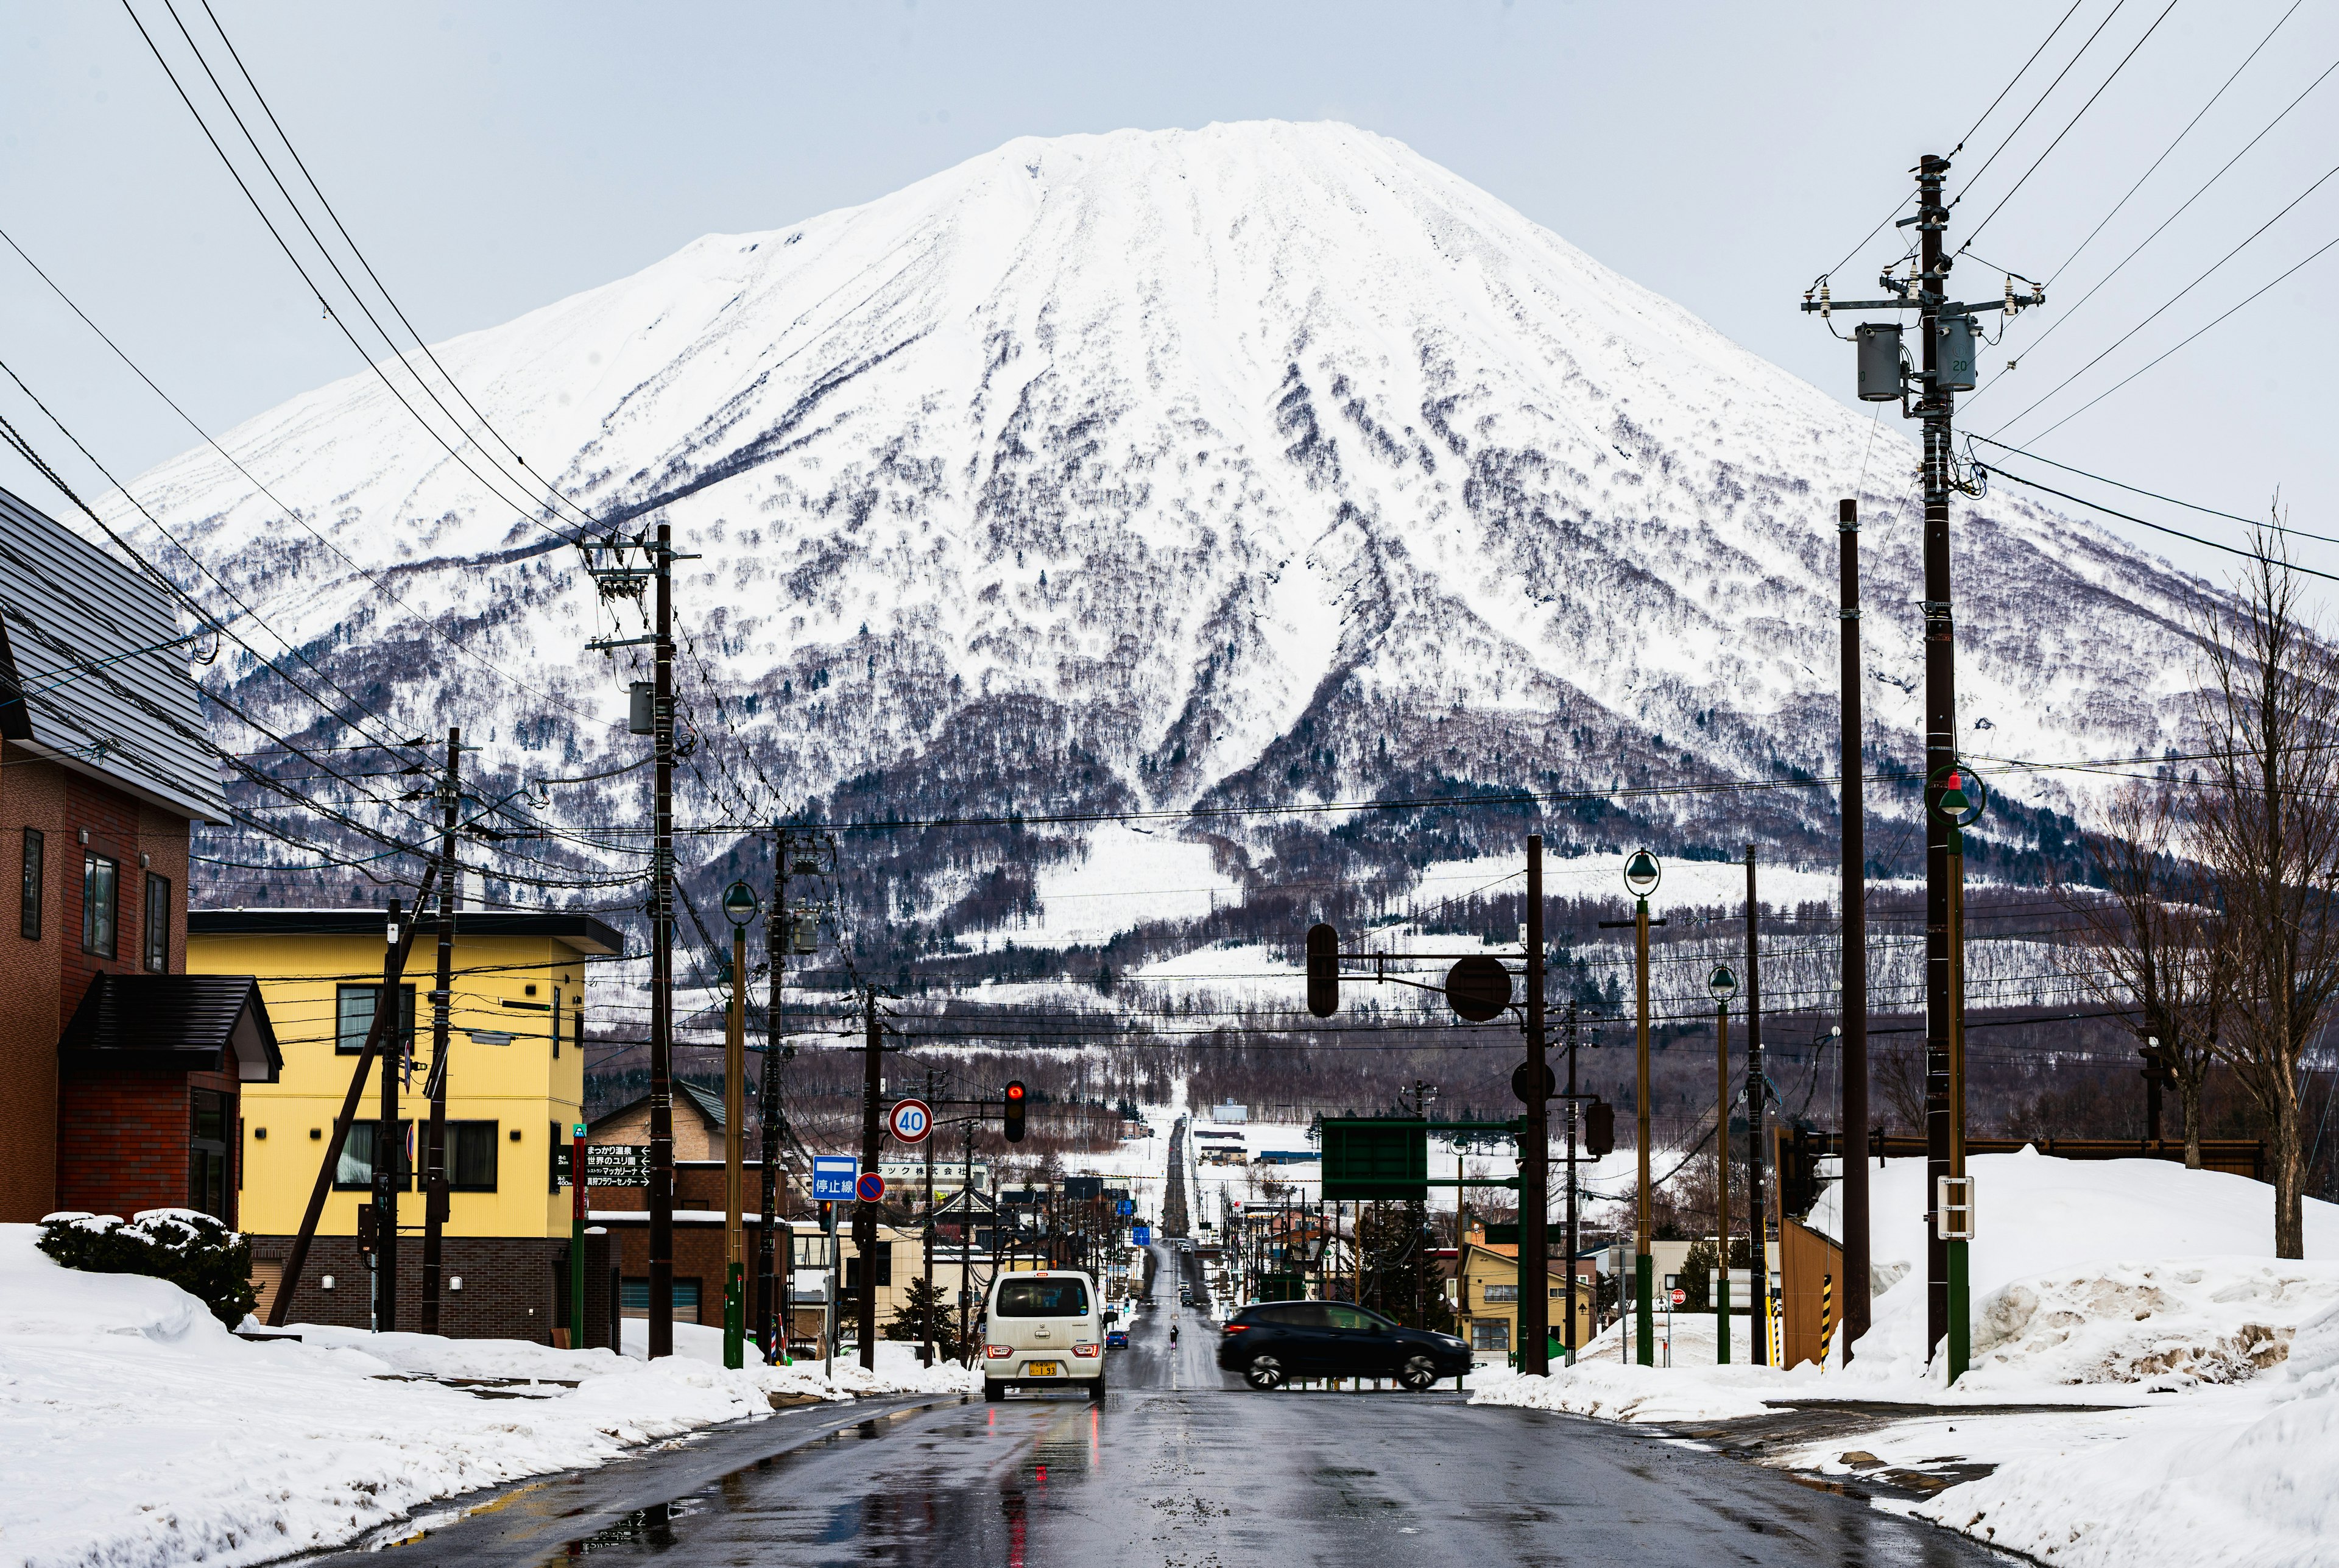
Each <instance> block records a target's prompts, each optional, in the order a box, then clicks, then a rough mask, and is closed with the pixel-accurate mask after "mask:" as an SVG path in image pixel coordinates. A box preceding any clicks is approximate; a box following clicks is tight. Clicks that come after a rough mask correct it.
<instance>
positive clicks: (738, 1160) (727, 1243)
mask: <svg viewBox="0 0 2339 1568" xmlns="http://www.w3.org/2000/svg"><path fill="white" fill-rule="evenodd" d="M738 885H739V888H740V891H741V892H745V890H746V884H745V883H740V884H738ZM748 907H749V909H750V911H752V910H753V908H754V905H753V903H752V902H750V904H749V906H748ZM726 912H727V911H726ZM750 918H752V914H751V916H750ZM730 1001H731V1005H730V1007H729V1008H728V1009H727V1010H725V1018H724V1029H723V1365H724V1366H727V1367H730V1368H732V1369H733V1370H737V1369H739V1368H740V1367H743V1366H745V1365H746V1364H747V1358H746V1336H747V1247H746V1236H745V1229H744V1227H745V1208H746V1191H745V1188H746V1185H747V1183H746V1179H745V1169H744V1165H745V1159H746V1152H747V1151H746V1141H747V927H746V924H745V922H744V921H740V920H737V919H734V920H733V922H732V925H731V998H730ZM766 1223H767V1224H768V1223H769V1222H768V1220H767V1221H766Z"/></svg>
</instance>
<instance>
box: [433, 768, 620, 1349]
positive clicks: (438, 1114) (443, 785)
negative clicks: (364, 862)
mask: <svg viewBox="0 0 2339 1568" xmlns="http://www.w3.org/2000/svg"><path fill="white" fill-rule="evenodd" d="M462 765H463V732H462V731H461V730H460V729H459V728H455V727H451V726H450V727H449V729H448V731H447V774H446V777H445V778H444V779H443V780H442V781H441V782H440V784H439V797H440V799H439V864H440V865H443V866H446V867H448V868H449V869H448V872H447V882H446V885H445V886H444V887H443V888H442V889H441V890H440V891H439V972H438V976H437V980H436V983H434V984H433V985H432V986H431V988H430V1076H429V1079H427V1080H425V1081H424V1084H423V1090H424V1092H425V1093H427V1094H428V1095H429V1100H430V1135H429V1139H427V1140H426V1142H425V1143H424V1145H423V1149H424V1150H425V1152H424V1155H423V1188H424V1195H423V1199H422V1332H423V1333H425V1334H436V1333H438V1332H439V1236H440V1232H442V1231H443V1230H444V1229H445V1228H446V1225H447V1215H448V1208H449V1202H450V1200H449V1198H448V1195H447V1048H448V1045H449V1042H450V1040H451V1038H452V1035H453V1032H454V1031H452V1030H451V1029H449V1027H448V1012H449V1008H450V1007H451V1006H452V1004H453V1001H454V986H455V909H456V901H457V900H458V899H459V897H460V896H461V895H460V892H459V889H460V888H461V887H462V873H460V872H459V871H457V870H455V869H453V868H454V865H455V829H456V827H457V826H458V825H459V823H458V821H457V818H458V816H459V808H460V806H461V804H462V772H461V770H462ZM417 912H418V913H419V909H418V911H417ZM578 1005H580V1006H581V1005H583V1002H582V999H581V996H580V999H579V1003H578ZM552 1027H553V1029H554V1031H558V1030H559V1028H560V1020H559V1019H558V1018H555V1019H554V1020H553V1021H552ZM568 1267H569V1268H570V1269H572V1270H575V1269H579V1268H582V1267H584V1257H583V1255H582V1254H578V1255H577V1256H575V1257H570V1259H569V1260H568ZM569 1334H570V1336H571V1342H572V1343H575V1344H582V1343H583V1342H584V1336H585V1323H584V1320H583V1319H582V1318H579V1319H577V1322H576V1323H574V1324H573V1325H571V1326H570V1328H569Z"/></svg>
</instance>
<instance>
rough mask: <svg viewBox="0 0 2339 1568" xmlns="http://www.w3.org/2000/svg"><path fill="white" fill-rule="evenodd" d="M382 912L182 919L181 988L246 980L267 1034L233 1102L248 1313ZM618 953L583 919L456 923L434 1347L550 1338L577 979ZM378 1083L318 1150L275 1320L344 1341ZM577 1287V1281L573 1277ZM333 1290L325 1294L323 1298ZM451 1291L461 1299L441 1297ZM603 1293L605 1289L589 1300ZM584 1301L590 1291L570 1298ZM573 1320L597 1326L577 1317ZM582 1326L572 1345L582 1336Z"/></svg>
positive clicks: (406, 1293) (418, 992)
mask: <svg viewBox="0 0 2339 1568" xmlns="http://www.w3.org/2000/svg"><path fill="white" fill-rule="evenodd" d="M431 929H432V927H431V926H430V925H429V924H426V925H425V927H424V929H423V931H422V932H421V934H420V936H419V937H418V939H417V941H416V942H415V945H414V949H413V952H412V955H411V956H410V959H409V961H408V964H407V971H406V974H407V978H406V981H405V985H404V991H405V995H404V998H403V1001H401V1003H400V1009H401V1011H402V1013H403V1015H404V1016H403V1019H402V1027H401V1029H400V1034H399V1039H398V1043H397V1049H396V1050H395V1051H394V1052H393V1053H392V1055H391V1057H390V1066H391V1068H392V1070H396V1071H397V1072H399V1074H400V1103H399V1117H400V1121H401V1123H402V1124H403V1126H404V1133H403V1136H402V1139H401V1141H402V1144H403V1147H402V1148H401V1149H399V1150H398V1154H397V1158H398V1160H399V1163H400V1168H401V1174H400V1184H399V1191H400V1197H399V1227H400V1235H401V1237H402V1238H403V1239H402V1240H401V1243H400V1247H399V1257H398V1265H399V1268H398V1272H399V1299H400V1317H399V1326H400V1327H401V1328H411V1327H414V1326H416V1325H417V1324H418V1323H419V1317H418V1308H419V1301H420V1299H421V1297H420V1292H421V1287H422V1245H421V1237H420V1229H421V1225H422V1220H423V1203H424V1195H423V1193H422V1192H421V1191H420V1190H419V1188H420V1173H421V1172H422V1171H423V1170H424V1169H427V1161H426V1160H425V1159H423V1158H422V1153H423V1150H422V1146H421V1145H420V1143H419V1141H418V1139H419V1138H421V1137H424V1136H427V1133H428V1129H429V1123H430V1102H429V1100H428V1099H427V1098H426V1096H425V1092H424V1090H425V1085H426V1083H427V1081H428V1079H429V1072H430V1066H431V1027H430V1024H431V1009H430V1002H429V992H430V990H431V987H432V985H433V984H434V983H435V972H436V963H437V958H436V953H437V944H436V942H435V941H434V940H432V938H431V935H430V932H431ZM382 930H383V926H382V912H381V911H380V910H374V909H272V908H271V909H212V910H196V911H194V912H192V914H190V915H189V916H188V932H189V936H188V943H189V958H188V967H189V968H190V969H192V970H195V971H223V972H230V973H240V974H251V975H257V976H258V977H259V987H260V991H261V992H262V994H263V995H264V996H265V997H266V998H267V1001H268V1005H269V1008H270V1009H271V1011H272V1012H273V1014H274V1016H275V1017H276V1018H278V1019H279V1020H281V1021H282V1022H281V1028H282V1031H283V1033H282V1038H281V1049H282V1054H283V1071H282V1074H281V1078H279V1079H278V1080H276V1081H274V1082H272V1083H270V1084H267V1085H264V1086H261V1085H255V1086H253V1089H252V1091H251V1092H249V1093H247V1094H246V1095H245V1097H244V1108H243V1126H242V1131H241V1135H240V1139H239V1142H240V1146H241V1149H242V1178H243V1207H244V1211H245V1212H244V1222H243V1228H244V1230H245V1231H246V1232H247V1233H249V1234H250V1235H251V1237H252V1283H253V1285H254V1286H255V1287H258V1288H259V1290H260V1293H261V1301H262V1311H263V1312H264V1311H265V1310H266V1309H267V1307H269V1306H270V1305H271V1304H272V1302H273V1300H274V1297H275V1293H276V1291H277V1289H278V1288H279V1287H280V1285H281V1279H282V1272H283V1267H284V1263H285V1261H286V1258H287V1256H288V1255H289V1253H290V1251H291V1242H292V1238H293V1236H294V1234H295V1233H296V1232H297V1231H298V1230H299V1229H300V1226H301V1213H302V1211H303V1210H304V1209H305V1208H307V1206H308V1202H309V1198H310V1194H311V1191H312V1190H313V1188H314V1187H315V1185H316V1180H317V1175H318V1170H319V1169H320V1165H321V1162H322V1161H323V1160H325V1159H328V1158H329V1156H328V1153H327V1149H328V1147H329V1145H328V1141H327V1140H328V1139H329V1138H330V1137H331V1132H332V1129H333V1124H334V1121H335V1119H337V1118H338V1117H339V1115H340V1109H341V1102H342V1100H344V1098H345V1097H346V1096H347V1094H348V1092H349V1087H350V1074H351V1073H352V1071H353V1070H355V1068H356V1064H357V1061H358V1058H359V1053H360V1051H361V1050H363V1048H364V1044H365V1038H366V1032H367V1031H368V1030H369V1029H370V1027H371V1026H372V1023H373V1011H374V1001H375V998H376V996H377V995H378V994H379V992H380V989H381V982H380V980H379V979H378V978H377V979H371V980H369V979H367V978H366V977H367V976H369V975H372V976H379V975H380V972H381V956H382ZM623 946H624V941H623V939H622V938H621V937H620V936H619V935H618V933H617V931H616V930H615V929H614V928H612V927H610V926H609V925H607V923H605V922H602V921H599V920H597V919H595V918H594V917H593V916H591V915H587V914H565V913H559V912H540V913H539V912H513V911H504V910H484V911H470V910H459V912H458V913H457V916H456V927H455V951H454V996H453V999H452V1001H451V1004H450V1007H449V1024H450V1027H449V1033H448V1057H447V1144H446V1152H445V1162H446V1169H447V1175H448V1185H449V1195H448V1204H449V1215H448V1218H447V1221H446V1225H445V1228H444V1230H443V1233H442V1235H443V1238H444V1239H443V1243H442V1248H443V1253H442V1256H443V1263H442V1267H441V1279H442V1281H443V1284H442V1287H441V1290H440V1294H439V1326H440V1332H442V1333H445V1334H448V1335H451V1336H457V1337H459V1338H499V1339H532V1340H535V1341H536V1342H537V1343H538V1344H549V1343H551V1342H552V1341H553V1340H554V1338H555V1337H556V1336H555V1333H554V1331H555V1330H556V1329H566V1328H567V1327H568V1326H569V1325H568V1310H569V1299H570V1298H569V1295H568V1292H567V1289H566V1288H565V1287H564V1281H565V1280H566V1278H567V1267H568V1249H569V1231H570V1217H569V1197H568V1193H567V1169H568V1153H569V1143H570V1138H571V1129H573V1128H574V1126H575V1124H576V1123H577V1122H578V1121H579V1120H581V1119H582V1118H583V1109H584V1095H585V1052H584V1050H583V1045H584V1031H585V1009H586V990H587V972H588V971H587V961H589V960H593V959H599V958H606V957H607V956H609V955H611V954H613V953H616V952H619V951H620V950H621V949H622V948H623ZM382 1071H383V1065H382V1064H380V1063H377V1064H376V1066H375V1068H374V1070H373V1071H372V1072H371V1073H370V1074H369V1075H368V1078H367V1082H366V1094H365V1099H364V1100H363V1101H362V1102H361V1103H360V1108H359V1112H358V1119H357V1120H356V1122H355V1123H354V1124H353V1125H352V1126H351V1127H350V1134H349V1138H348V1139H347V1140H346V1141H345V1142H344V1143H343V1144H342V1146H341V1147H340V1149H336V1150H333V1151H332V1153H331V1156H330V1158H331V1159H332V1161H333V1178H332V1189H331V1192H330V1193H329V1194H328V1196H327V1198H326V1201H325V1209H324V1215H323V1218H322V1219H321V1222H320V1223H319V1225H318V1228H317V1237H316V1240H315V1241H314V1243H313V1244H312V1245H311V1249H310V1252H309V1259H308V1264H307V1267H306V1269H305V1270H304V1272H303V1275H302V1277H301V1280H300V1282H299V1286H298V1289H297V1292H296V1294H295V1297H294V1299H293V1302H292V1306H291V1316H292V1317H294V1318H296V1319H298V1320H300V1321H303V1322H310V1323H337V1324H342V1325H347V1326H358V1327H362V1326H365V1325H366V1324H367V1323H368V1322H369V1320H370V1316H369V1315H370V1302H369V1292H368V1290H367V1288H366V1287H365V1284H364V1281H365V1279H366V1277H367V1275H366V1269H365V1267H364V1259H363V1257H362V1256H361V1255H360V1253H359V1251H358V1244H357V1210H358V1205H359V1204H360V1203H364V1202H370V1201H371V1197H370V1188H371V1187H372V1184H373V1174H374V1163H375V1160H376V1159H377V1158H378V1157H379V1151H378V1150H377V1149H375V1147H374V1139H375V1134H376V1132H377V1130H378V1129H379V1126H380V1122H379V1120H378V1118H377V1114H376V1112H377V1109H378V1108H379V1106H380V1086H381V1074H382ZM588 1267H589V1265H588ZM328 1277H330V1278H331V1280H332V1281H333V1286H332V1288H331V1289H330V1290H329V1289H327V1288H325V1284H324V1282H325V1280H326V1279H327V1278H328ZM458 1279H459V1280H460V1281H461V1282H462V1283H461V1285H460V1286H459V1287H458V1286H457V1285H456V1284H455V1281H456V1280H458ZM594 1281H598V1284H597V1287H596V1288H597V1289H599V1290H601V1291H603V1292H606V1289H607V1279H606V1269H595V1270H594V1271H593V1272H592V1273H591V1274H589V1275H588V1284H591V1283H593V1282H594ZM590 1294H591V1292H590V1291H588V1295H590ZM587 1311H588V1317H592V1316H597V1315H598V1309H597V1308H596V1307H591V1306H589V1305H588V1309H587ZM588 1328H589V1325H588Z"/></svg>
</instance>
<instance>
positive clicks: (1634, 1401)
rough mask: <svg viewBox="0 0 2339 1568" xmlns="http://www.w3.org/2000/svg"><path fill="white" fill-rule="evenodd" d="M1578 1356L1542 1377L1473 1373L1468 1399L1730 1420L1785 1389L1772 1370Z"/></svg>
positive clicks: (1761, 1410) (1640, 1416) (1504, 1370)
mask: <svg viewBox="0 0 2339 1568" xmlns="http://www.w3.org/2000/svg"><path fill="white" fill-rule="evenodd" d="M1591 1348H1592V1350H1593V1351H1594V1352H1595V1354H1591V1355H1586V1356H1580V1357H1578V1358H1577V1360H1576V1363H1575V1365H1574V1366H1554V1367H1553V1368H1552V1372H1551V1376H1548V1377H1529V1376H1525V1375H1524V1374H1522V1373H1517V1372H1514V1371H1512V1370H1511V1369H1510V1368H1509V1367H1507V1366H1505V1367H1488V1368H1486V1369H1485V1370H1484V1371H1480V1372H1475V1373H1473V1374H1472V1375H1471V1376H1472V1378H1473V1380H1474V1381H1475V1380H1483V1381H1481V1382H1480V1386H1478V1387H1477V1388H1475V1389H1474V1390H1473V1391H1472V1392H1471V1395H1470V1403H1471V1404H1473V1405H1512V1406H1515V1407H1516V1408H1518V1409H1521V1410H1562V1411H1565V1412H1566V1413H1567V1414H1569V1415H1596V1416H1598V1417H1600V1418H1601V1419H1603V1420H1605V1421H1729V1420H1732V1419H1735V1418H1737V1417H1739V1416H1743V1415H1767V1414H1769V1412H1770V1406H1769V1405H1765V1404H1764V1403H1763V1401H1764V1400H1765V1399H1766V1398H1775V1397H1777V1396H1778V1395H1780V1394H1781V1393H1782V1392H1784V1390H1783V1389H1782V1387H1781V1379H1780V1377H1779V1375H1778V1374H1777V1373H1775V1372H1772V1371H1770V1370H1768V1369H1767V1368H1764V1367H1760V1366H1737V1367H1729V1366H1707V1367H1702V1368H1701V1369H1700V1375H1699V1376H1694V1377H1684V1376H1681V1375H1680V1374H1679V1373H1678V1372H1677V1371H1676V1370H1675V1369H1674V1368H1672V1367H1663V1366H1632V1365H1626V1364H1623V1363H1621V1362H1619V1361H1617V1360H1616V1359H1615V1352H1614V1346H1613V1345H1612V1346H1611V1348H1610V1350H1609V1354H1608V1355H1607V1356H1597V1355H1596V1351H1597V1348H1598V1346H1596V1344H1595V1345H1594V1346H1592V1347H1591Z"/></svg>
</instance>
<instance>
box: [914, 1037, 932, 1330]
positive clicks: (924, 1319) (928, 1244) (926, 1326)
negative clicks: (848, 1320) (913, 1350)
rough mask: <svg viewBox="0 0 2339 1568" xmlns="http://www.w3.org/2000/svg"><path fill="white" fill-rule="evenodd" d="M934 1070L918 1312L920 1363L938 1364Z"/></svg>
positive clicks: (929, 1072)
mask: <svg viewBox="0 0 2339 1568" xmlns="http://www.w3.org/2000/svg"><path fill="white" fill-rule="evenodd" d="M933 1106H934V1070H933V1068H931V1067H930V1068H928V1069H926V1137H925V1144H926V1234H925V1246H924V1247H923V1251H924V1253H925V1277H926V1294H925V1306H924V1307H923V1310H921V1311H920V1312H919V1314H918V1317H919V1321H920V1328H919V1331H918V1364H919V1365H920V1366H933V1364H934V1144H935V1142H936V1139H935V1138H934V1120H933Z"/></svg>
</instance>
